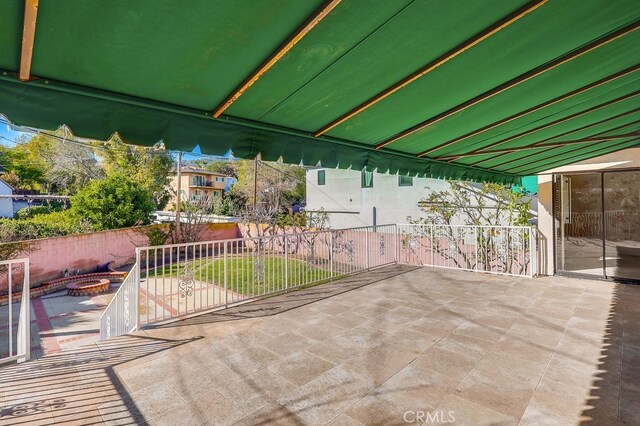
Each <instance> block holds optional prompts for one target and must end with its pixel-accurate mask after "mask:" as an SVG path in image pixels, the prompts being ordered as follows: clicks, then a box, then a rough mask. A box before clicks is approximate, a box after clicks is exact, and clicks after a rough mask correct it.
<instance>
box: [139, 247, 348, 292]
mask: <svg viewBox="0 0 640 426" xmlns="http://www.w3.org/2000/svg"><path fill="white" fill-rule="evenodd" d="M188 266H189V267H191V268H193V271H194V278H195V279H196V280H197V281H206V282H210V283H215V284H218V285H220V286H224V281H225V280H224V261H223V260H222V259H215V260H205V259H202V262H201V261H200V260H196V261H195V262H188ZM285 266H287V267H288V268H287V269H288V273H287V280H286V281H287V282H288V287H295V286H298V285H302V284H307V283H311V282H314V281H321V280H326V279H329V278H331V272H330V271H329V270H327V269H323V268H321V267H318V266H312V265H309V264H308V263H307V262H305V261H303V260H298V259H289V260H287V261H286V262H285V260H284V259H283V258H282V257H276V256H267V257H265V258H264V260H263V264H262V265H260V264H259V263H258V262H256V258H255V257H245V258H243V259H242V258H229V259H227V271H226V275H227V288H228V289H229V290H231V291H234V292H236V293H240V294H243V295H246V296H253V295H256V296H258V295H261V294H265V293H269V292H273V291H278V290H284V289H285ZM260 267H261V268H260ZM184 268H185V262H180V263H178V264H174V265H173V266H172V267H171V268H169V266H166V267H165V268H160V269H158V270H157V271H156V272H155V273H154V272H153V271H149V277H158V278H160V277H165V278H168V277H171V276H172V277H177V276H178V275H183V271H184ZM259 269H262V274H260V273H259ZM335 275H337V274H334V276H335ZM142 277H143V278H146V273H144V272H143V273H142Z"/></svg>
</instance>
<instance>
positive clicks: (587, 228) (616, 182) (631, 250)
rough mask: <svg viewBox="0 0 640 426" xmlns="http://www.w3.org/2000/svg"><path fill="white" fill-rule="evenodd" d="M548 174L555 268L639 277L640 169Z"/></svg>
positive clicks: (585, 272) (589, 273) (567, 270)
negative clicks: (553, 219) (553, 227)
mask: <svg viewBox="0 0 640 426" xmlns="http://www.w3.org/2000/svg"><path fill="white" fill-rule="evenodd" d="M553 180H554V191H555V192H554V210H555V211H554V216H555V228H556V235H555V247H556V250H555V253H556V270H557V271H558V272H566V273H572V274H580V275H587V276H594V277H600V278H623V279H636V280H640V171H621V172H604V173H602V172H598V173H574V174H562V175H554V179H553Z"/></svg>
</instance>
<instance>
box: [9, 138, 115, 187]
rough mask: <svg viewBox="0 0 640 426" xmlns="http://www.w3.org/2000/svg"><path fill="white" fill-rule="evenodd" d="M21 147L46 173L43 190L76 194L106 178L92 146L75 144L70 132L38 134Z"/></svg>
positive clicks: (29, 160)
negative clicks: (90, 183)
mask: <svg viewBox="0 0 640 426" xmlns="http://www.w3.org/2000/svg"><path fill="white" fill-rule="evenodd" d="M20 147H21V150H22V151H23V152H24V155H25V158H26V161H28V163H29V164H31V165H33V166H34V167H35V168H37V169H38V170H40V171H41V172H42V175H43V176H42V177H43V179H42V181H43V188H42V189H45V190H46V191H47V192H56V193H62V194H69V195H73V194H75V193H77V192H78V191H79V190H80V189H81V188H82V187H84V186H85V185H86V184H87V183H89V181H91V180H93V179H100V178H102V177H103V176H104V172H103V170H102V168H101V167H100V164H99V163H98V159H97V158H96V155H95V153H94V152H93V148H92V147H91V145H90V144H84V143H78V142H76V141H74V140H73V136H72V135H71V134H70V132H69V131H68V130H67V129H64V128H62V129H60V130H57V131H56V132H54V133H53V134H52V135H51V136H50V135H46V134H42V133H40V134H37V135H35V136H33V137H31V138H30V139H29V140H25V141H24V143H23V144H21V145H20ZM16 148H18V147H16Z"/></svg>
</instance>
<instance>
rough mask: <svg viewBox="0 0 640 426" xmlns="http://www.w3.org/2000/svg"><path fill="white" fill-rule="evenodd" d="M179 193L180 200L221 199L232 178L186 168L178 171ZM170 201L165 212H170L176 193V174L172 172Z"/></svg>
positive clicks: (189, 167) (173, 205) (194, 168)
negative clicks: (179, 180)
mask: <svg viewBox="0 0 640 426" xmlns="http://www.w3.org/2000/svg"><path fill="white" fill-rule="evenodd" d="M180 177H181V184H180V193H181V199H182V200H198V199H200V198H211V197H222V193H223V191H225V190H227V189H228V181H230V180H232V178H230V177H228V176H224V175H221V174H219V173H214V172H210V171H207V170H204V169H199V168H196V167H191V166H186V167H182V169H180ZM169 186H170V187H171V197H172V198H171V200H169V203H168V204H167V207H166V210H172V209H173V208H174V207H175V203H176V199H175V197H176V194H177V193H178V173H177V172H176V171H173V172H172V173H171V178H170V181H169Z"/></svg>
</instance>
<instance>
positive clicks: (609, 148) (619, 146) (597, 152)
mask: <svg viewBox="0 0 640 426" xmlns="http://www.w3.org/2000/svg"><path fill="white" fill-rule="evenodd" d="M603 143H606V142H597V143H595V144H594V146H593V147H594V148H596V149H595V150H588V151H582V152H577V153H576V154H575V155H572V156H571V157H567V158H566V159H564V160H562V162H560V163H557V162H556V161H546V160H549V159H553V158H557V157H559V156H562V155H565V153H560V154H556V155H553V156H551V157H547V158H545V159H544V160H541V161H544V162H543V163H540V161H538V162H536V163H534V164H537V165H536V166H533V167H529V168H525V169H523V167H526V166H520V167H518V168H516V169H514V170H520V171H519V172H517V173H518V174H520V175H527V174H531V173H538V172H541V171H544V170H546V168H547V167H549V166H553V167H561V166H563V165H565V164H571V163H573V162H575V159H576V158H580V157H583V156H585V155H588V156H589V157H594V156H597V155H600V154H601V153H602V151H605V152H604V153H606V152H614V151H618V150H621V149H625V148H632V147H634V146H636V145H640V139H633V140H630V141H623V142H618V143H616V144H613V145H608V146H605V147H600V148H597V146H600V145H601V144H603Z"/></svg>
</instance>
